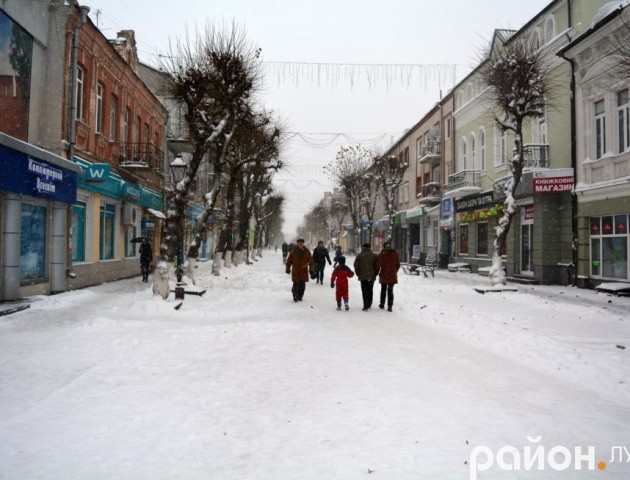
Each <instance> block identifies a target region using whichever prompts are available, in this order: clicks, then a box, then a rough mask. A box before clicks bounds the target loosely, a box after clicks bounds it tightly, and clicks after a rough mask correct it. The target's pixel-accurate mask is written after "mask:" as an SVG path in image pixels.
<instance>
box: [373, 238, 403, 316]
mask: <svg viewBox="0 0 630 480" xmlns="http://www.w3.org/2000/svg"><path fill="white" fill-rule="evenodd" d="M383 247H384V248H383V249H382V250H381V252H380V253H379V255H378V259H377V260H376V267H377V268H378V269H379V274H378V275H379V282H380V283H381V303H380V304H379V305H378V308H385V300H387V311H388V312H391V311H392V305H394V285H395V284H397V283H398V270H399V269H400V259H399V258H398V252H397V251H396V250H394V249H393V248H392V244H391V243H390V242H385V243H384V244H383Z"/></svg>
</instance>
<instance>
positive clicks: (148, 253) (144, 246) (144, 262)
mask: <svg viewBox="0 0 630 480" xmlns="http://www.w3.org/2000/svg"><path fill="white" fill-rule="evenodd" d="M152 261H153V250H152V249H151V244H150V243H149V239H147V238H146V237H145V238H143V239H142V243H141V244H140V271H141V272H142V281H143V282H148V281H149V268H150V267H151V262H152Z"/></svg>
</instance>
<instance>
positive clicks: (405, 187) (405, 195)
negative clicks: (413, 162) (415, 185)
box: [403, 182, 409, 203]
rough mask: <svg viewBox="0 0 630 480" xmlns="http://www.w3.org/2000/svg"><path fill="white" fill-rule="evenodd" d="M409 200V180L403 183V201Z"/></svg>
mask: <svg viewBox="0 0 630 480" xmlns="http://www.w3.org/2000/svg"><path fill="white" fill-rule="evenodd" d="M408 202H409V182H405V183H404V185H403V203H408Z"/></svg>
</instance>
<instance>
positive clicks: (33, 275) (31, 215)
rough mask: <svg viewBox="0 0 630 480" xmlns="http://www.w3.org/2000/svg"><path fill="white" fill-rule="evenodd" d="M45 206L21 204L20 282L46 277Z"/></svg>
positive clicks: (34, 280)
mask: <svg viewBox="0 0 630 480" xmlns="http://www.w3.org/2000/svg"><path fill="white" fill-rule="evenodd" d="M47 217H48V215H47V211H46V207H44V206H40V205H31V204H29V203H23V204H22V217H21V228H22V230H21V231H22V233H21V235H20V283H21V284H23V285H24V284H30V283H34V282H37V281H42V280H44V279H45V277H46V218H47Z"/></svg>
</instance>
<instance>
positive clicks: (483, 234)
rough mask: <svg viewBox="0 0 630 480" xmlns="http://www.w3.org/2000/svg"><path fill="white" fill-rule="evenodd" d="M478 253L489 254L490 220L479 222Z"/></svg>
mask: <svg viewBox="0 0 630 480" xmlns="http://www.w3.org/2000/svg"><path fill="white" fill-rule="evenodd" d="M477 255H488V222H478V223H477Z"/></svg>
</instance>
